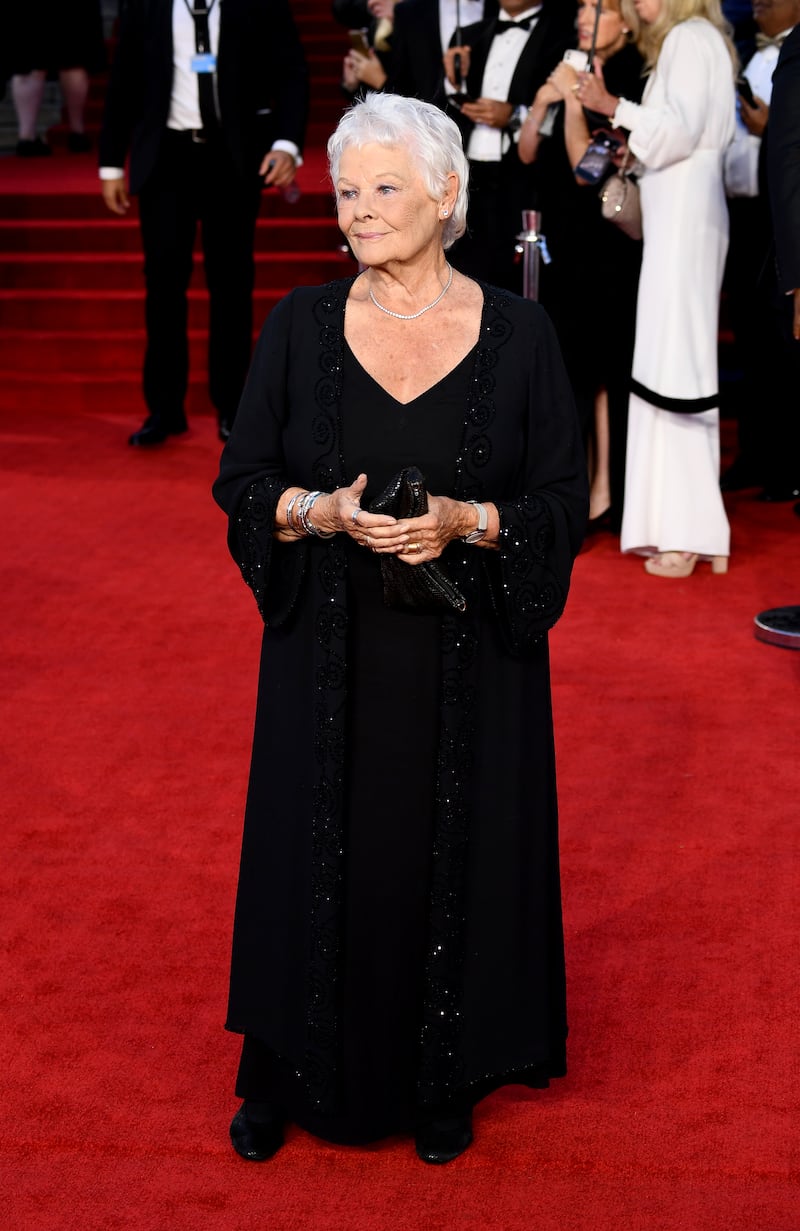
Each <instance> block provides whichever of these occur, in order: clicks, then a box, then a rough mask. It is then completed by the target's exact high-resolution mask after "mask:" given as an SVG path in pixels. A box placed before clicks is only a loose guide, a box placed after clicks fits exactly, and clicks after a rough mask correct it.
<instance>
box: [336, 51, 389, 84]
mask: <svg viewBox="0 0 800 1231" xmlns="http://www.w3.org/2000/svg"><path fill="white" fill-rule="evenodd" d="M351 79H355V81H356V83H358V84H361V85H368V86H372V88H373V90H382V89H383V87H384V86H385V85H386V71H385V69H384V67H383V65H382V64H381V62H380V60H379V59H378V57H377V56H376V54H375V52H374V51H373V50H372V48H370V51H369V55H368V56H362V54H361V52H360V51H349V52H348V53H347V55H346V56H345V58H344V81H345V84H346V85H348V88H355V87H350V86H349V84H348V83H349V81H350V80H351Z"/></svg>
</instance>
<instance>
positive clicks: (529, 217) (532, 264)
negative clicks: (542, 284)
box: [516, 209, 550, 299]
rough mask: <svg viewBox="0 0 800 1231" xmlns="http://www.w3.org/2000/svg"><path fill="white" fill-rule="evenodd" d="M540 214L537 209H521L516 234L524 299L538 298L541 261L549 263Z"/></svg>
mask: <svg viewBox="0 0 800 1231" xmlns="http://www.w3.org/2000/svg"><path fill="white" fill-rule="evenodd" d="M541 225H542V215H541V213H540V212H539V210H538V209H524V210H523V211H522V231H521V232H520V234H519V235H518V236H517V246H516V251H517V252H518V253H520V255H521V256H522V294H523V295H524V296H525V298H526V299H538V298H539V270H540V267H541V262H542V261H544V263H545V265H549V264H550V254H549V252H548V251H547V240H546V239H545V237H544V235H542V232H541V230H540V227H541Z"/></svg>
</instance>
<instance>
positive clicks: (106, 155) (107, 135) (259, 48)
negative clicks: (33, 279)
mask: <svg viewBox="0 0 800 1231" xmlns="http://www.w3.org/2000/svg"><path fill="white" fill-rule="evenodd" d="M307 112H308V73H307V69H306V63H305V58H304V55H303V51H302V47H301V45H300V40H299V37H298V34H297V30H296V29H295V25H294V22H293V19H292V16H291V12H290V9H289V3H288V0H191V2H190V0H122V3H121V8H120V24H119V39H118V45H117V52H116V55H115V57H114V63H113V66H112V70H111V78H110V81H109V86H108V93H107V96H106V102H105V111H104V115H103V124H102V130H101V135H100V150H99V152H100V176H101V179H102V185H103V196H104V198H105V201H106V204H107V205H108V207H109V209H110V210H111V211H112V212H113V213H115V214H124V213H125V212H126V211H127V209H128V207H129V201H128V195H127V190H126V187H125V178H124V171H123V168H124V165H125V160H126V157H127V156H128V154H129V155H130V191H131V192H133V193H137V194H138V196H139V218H140V225H141V234H142V246H143V249H144V258H145V285H146V308H145V311H146V328H147V349H146V353H145V360H144V376H143V388H144V397H145V402H146V405H147V409H148V411H149V415H148V418H147V419H146V421H145V423H144V425H143V427H142V428H141V429H140V430H139V431H138V432H134V434H133V435H132V436H131V437H130V443H131V444H132V445H139V446H142V445H156V444H160V443H161V442H162V441H164V440H166V439H167V437H169V436H175V435H179V434H180V433H182V432H184V431H186V418H185V412H184V400H185V396H186V388H187V379H188V341H187V333H186V329H187V299H186V292H187V289H188V285H189V279H190V277H191V271H192V249H193V246H194V239H195V232H196V228H197V224H198V222H199V223H200V224H201V227H202V242H203V256H204V263H205V274H206V282H207V284H208V290H209V296H210V320H209V355H208V369H209V391H210V396H211V401H212V402H213V404H214V406H215V407H216V410H217V414H218V417H219V430H220V436H221V438H222V439H226V438H227V436H228V435H229V433H230V427H231V424H232V422H233V418H234V415H235V413H236V407H237V405H238V402H239V396H240V394H241V391H242V387H243V385H244V380H245V376H246V374H247V368H248V365H249V362H250V348H251V339H252V328H253V322H252V294H253V282H254V261H253V242H254V231H255V221H256V215H257V213H258V205H259V196H260V191H261V188H262V184H263V185H274V186H275V187H277V188H280V187H284V186H286V185H287V184H289V183H290V182H291V181H292V179H293V178H294V173H295V168H296V166H297V165H298V163H299V161H300V154H301V149H302V144H303V138H304V135H305V125H306V117H307Z"/></svg>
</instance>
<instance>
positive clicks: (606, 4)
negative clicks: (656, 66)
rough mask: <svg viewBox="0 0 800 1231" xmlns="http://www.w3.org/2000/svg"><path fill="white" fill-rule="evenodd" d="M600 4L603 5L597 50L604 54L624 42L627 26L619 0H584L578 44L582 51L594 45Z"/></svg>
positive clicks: (579, 12) (579, 14) (580, 16)
mask: <svg viewBox="0 0 800 1231" xmlns="http://www.w3.org/2000/svg"><path fill="white" fill-rule="evenodd" d="M598 4H599V5H601V6H602V7H601V9H600V22H599V24H598V27H597V44H596V50H597V51H598V52H600V53H601V55H602V53H603V52H604V51H607V50H608V49H609V48H610V47H616V44H618V43H621V42H622V39H623V36H624V35H625V33H626V27H625V22H624V21H623V20H622V14H621V13H620V11H619V7H618V2H617V0H584V3H583V4H582V5H581V7H580V8H579V10H578V46H579V47H580V48H581V50H582V51H588V50H589V48H590V47H591V45H592V36H593V35H594V24H595V21H596V20H597V7H598Z"/></svg>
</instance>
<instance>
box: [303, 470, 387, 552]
mask: <svg viewBox="0 0 800 1231" xmlns="http://www.w3.org/2000/svg"><path fill="white" fill-rule="evenodd" d="M366 486H367V476H366V475H365V474H360V475H359V476H358V478H357V479H356V481H355V483H351V484H350V486H349V487H337V488H336V491H333V492H331V493H330V494H329V495H323V496H320V498H319V499H318V500H317V502H316V503H315V505H314V508H313V509H312V510H311V521H312V522H313V524H314V525H315V526H316V527H317V529H318V530H321V531H322V533H323V534H336V533H340V532H341V533H343V534H349V535H350V538H351V539H353V540H354V541H355V542H356V543H358V545H359V547H367V548H369V549H370V550H371V551H383V552H389V553H390V554H395V553H397V552H398V551H400V550H401V548H403V547H405V545H406V544H407V542H408V535H407V534H406V533H405V531H403V530H401V529H400V523H399V522H398V521H397V519H396V518H395V517H389V516H388V515H387V514H386V513H368V512H367V510H366V509H362V507H361V497H362V495H363V493H364V488H365V487H366Z"/></svg>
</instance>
